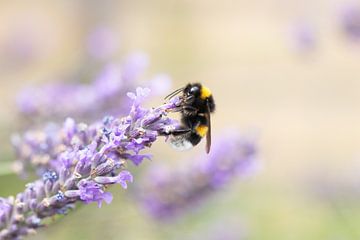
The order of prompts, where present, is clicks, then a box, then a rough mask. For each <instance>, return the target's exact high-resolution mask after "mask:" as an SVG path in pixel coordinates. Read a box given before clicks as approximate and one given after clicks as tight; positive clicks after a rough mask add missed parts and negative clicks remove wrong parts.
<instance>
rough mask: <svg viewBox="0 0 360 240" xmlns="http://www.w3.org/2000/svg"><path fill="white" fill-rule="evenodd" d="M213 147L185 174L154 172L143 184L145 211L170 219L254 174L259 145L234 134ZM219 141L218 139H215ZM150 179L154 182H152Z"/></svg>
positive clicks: (141, 194)
mask: <svg viewBox="0 0 360 240" xmlns="http://www.w3.org/2000/svg"><path fill="white" fill-rule="evenodd" d="M222 136H223V137H219V139H218V140H217V141H216V142H214V143H213V148H212V149H211V152H210V155H209V156H208V157H202V158H200V159H198V160H192V159H189V161H192V162H194V165H191V166H189V167H188V168H186V169H185V170H182V171H175V172H174V171H170V170H167V169H162V170H161V168H159V167H156V168H154V170H153V171H150V172H149V173H148V176H147V177H145V178H144V179H148V180H147V181H146V182H144V183H143V184H140V185H141V186H140V188H139V189H138V191H137V192H138V193H137V195H138V197H139V200H140V202H141V204H142V205H143V206H144V207H145V209H146V210H147V211H148V212H149V213H150V214H151V216H153V217H154V218H157V219H160V220H162V219H169V218H172V217H175V216H177V215H179V214H181V213H183V212H184V211H185V210H186V209H188V208H190V207H193V206H196V205H198V204H199V203H200V202H202V201H204V200H205V199H206V198H207V197H208V196H209V195H211V194H212V193H214V192H215V191H216V190H218V189H219V188H222V187H224V186H225V185H227V184H228V183H229V182H230V181H231V180H232V179H233V178H234V177H235V176H239V175H240V176H244V175H248V174H250V173H252V172H253V170H254V169H255V167H256V166H257V164H256V163H257V162H256V154H257V150H256V145H255V143H254V142H253V140H252V139H246V138H243V137H241V136H240V135H238V134H236V131H235V132H234V131H233V132H228V133H226V132H225V133H223V134H222ZM215 139H216V138H215ZM150 179H151V180H150Z"/></svg>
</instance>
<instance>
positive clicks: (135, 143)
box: [0, 88, 179, 239]
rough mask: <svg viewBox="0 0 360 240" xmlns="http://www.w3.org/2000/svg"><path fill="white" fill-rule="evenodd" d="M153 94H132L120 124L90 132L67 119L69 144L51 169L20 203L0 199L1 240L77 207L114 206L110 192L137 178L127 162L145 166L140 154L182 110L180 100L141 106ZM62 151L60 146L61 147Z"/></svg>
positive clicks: (28, 188) (15, 199)
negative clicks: (174, 113) (170, 114)
mask: <svg viewBox="0 0 360 240" xmlns="http://www.w3.org/2000/svg"><path fill="white" fill-rule="evenodd" d="M148 92H149V90H146V89H141V88H138V89H137V91H136V94H134V93H131V94H129V95H130V96H131V98H132V100H133V105H132V108H131V111H130V114H129V115H128V116H126V117H123V118H121V119H118V118H113V117H107V118H105V119H104V121H103V122H102V123H97V124H93V125H91V126H86V125H84V124H76V123H75V122H74V121H73V120H70V119H68V120H67V121H66V124H65V126H64V128H63V129H62V131H60V132H59V134H63V135H64V138H65V139H67V141H68V143H67V144H66V145H64V146H61V147H60V148H61V149H62V151H59V152H58V153H57V154H54V155H51V157H50V160H49V164H48V166H49V169H48V170H47V171H45V172H44V173H43V176H42V178H41V179H39V180H37V181H34V182H32V183H29V184H27V185H26V188H25V190H24V191H23V192H22V193H19V194H17V195H16V197H9V198H0V239H19V238H21V236H24V235H27V234H29V233H32V232H34V231H35V229H37V228H39V227H41V226H43V223H42V220H43V219H44V218H47V217H50V216H54V215H57V214H64V213H66V212H67V211H68V210H69V209H72V208H73V207H74V203H75V202H78V201H80V202H83V203H91V202H96V203H97V204H98V206H99V207H100V206H101V204H102V202H106V203H110V202H111V200H112V195H111V193H109V192H107V191H106V190H107V186H108V185H112V184H120V185H121V186H122V187H123V188H126V187H127V183H128V182H132V180H133V177H132V175H131V173H130V172H128V171H126V170H124V168H125V165H126V162H128V160H130V161H132V162H134V163H135V164H139V163H141V161H142V160H143V159H144V158H150V156H149V155H141V154H140V151H141V150H143V149H144V148H146V147H150V146H151V144H152V143H153V142H154V141H156V139H157V137H158V136H159V135H160V134H163V133H166V132H167V131H169V130H170V129H172V128H173V127H174V124H175V123H176V121H174V120H172V119H170V118H168V117H166V114H167V111H169V110H172V109H175V108H176V107H178V104H179V98H176V99H173V100H171V101H170V102H168V103H166V104H164V105H162V106H160V107H157V108H154V109H145V108H142V107H141V106H140V102H141V100H143V99H144V97H145V95H146V94H147V93H148ZM58 147H59V146H58Z"/></svg>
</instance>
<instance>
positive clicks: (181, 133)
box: [166, 83, 215, 153]
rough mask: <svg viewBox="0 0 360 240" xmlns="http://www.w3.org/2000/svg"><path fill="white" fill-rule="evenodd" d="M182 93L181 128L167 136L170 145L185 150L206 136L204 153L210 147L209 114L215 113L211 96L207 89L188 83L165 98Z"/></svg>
mask: <svg viewBox="0 0 360 240" xmlns="http://www.w3.org/2000/svg"><path fill="white" fill-rule="evenodd" d="M180 92H182V95H181V96H180V98H181V104H180V107H179V112H180V113H181V123H182V125H181V127H180V128H178V129H176V130H173V131H172V132H170V133H169V134H170V135H171V136H172V137H171V138H170V142H171V145H172V146H173V147H174V148H176V149H178V150H187V149H190V148H192V147H193V146H195V145H197V144H198V143H199V142H200V141H201V139H202V138H203V137H205V136H206V153H209V152H210V147H211V122H210V113H213V112H214V111H215V102H214V98H213V95H212V93H211V91H210V89H208V88H207V87H205V86H204V85H202V84H200V83H189V84H187V85H186V86H185V87H183V88H179V89H177V90H175V91H174V92H173V93H171V94H169V95H168V96H167V97H166V98H171V97H173V96H175V95H176V94H179V93H180Z"/></svg>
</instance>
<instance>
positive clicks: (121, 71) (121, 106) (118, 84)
mask: <svg viewBox="0 0 360 240" xmlns="http://www.w3.org/2000/svg"><path fill="white" fill-rule="evenodd" d="M147 65H148V58H147V56H146V55H144V54H142V53H135V54H132V55H130V56H129V57H128V58H127V59H126V61H125V63H124V64H123V65H122V66H120V65H118V64H114V63H112V64H108V65H107V66H105V67H104V69H103V70H102V71H101V73H100V74H99V75H98V76H97V77H96V78H95V80H94V81H93V82H92V83H90V84H79V83H78V84H77V83H73V84H69V83H68V84H65V83H58V84H49V85H46V86H42V87H38V88H28V89H25V90H23V91H22V92H21V93H20V94H19V96H18V99H17V102H18V108H19V111H20V113H21V114H22V116H23V117H26V119H29V118H30V119H31V118H34V119H59V118H60V119H62V118H65V117H66V116H72V117H75V118H82V119H86V120H89V119H96V118H97V117H98V116H99V115H107V114H110V115H117V114H122V113H126V112H127V111H128V110H129V105H130V104H129V100H128V98H126V93H127V92H128V91H130V90H131V89H133V88H134V85H136V84H137V81H138V80H139V77H140V75H141V74H142V73H143V72H144V70H145V69H146V67H147ZM160 80H161V81H162V83H161V84H158V83H157V82H159V77H155V78H154V79H151V80H150V82H149V83H148V85H151V87H153V85H157V86H155V87H160V88H159V89H160V90H161V89H162V88H163V87H162V86H165V87H166V86H169V85H170V84H169V83H167V84H166V81H168V82H170V78H161V79H160ZM153 82H154V84H153ZM154 89H155V90H156V89H157V88H154ZM155 93H159V91H157V90H156V91H155ZM162 93H163V91H162Z"/></svg>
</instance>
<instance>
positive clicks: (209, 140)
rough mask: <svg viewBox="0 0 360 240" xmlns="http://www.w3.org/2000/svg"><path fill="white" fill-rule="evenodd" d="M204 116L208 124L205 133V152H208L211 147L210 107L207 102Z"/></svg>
mask: <svg viewBox="0 0 360 240" xmlns="http://www.w3.org/2000/svg"><path fill="white" fill-rule="evenodd" d="M205 117H206V120H207V124H208V131H207V133H206V153H209V152H210V147H211V121H210V107H209V104H207V112H206V113H205Z"/></svg>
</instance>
